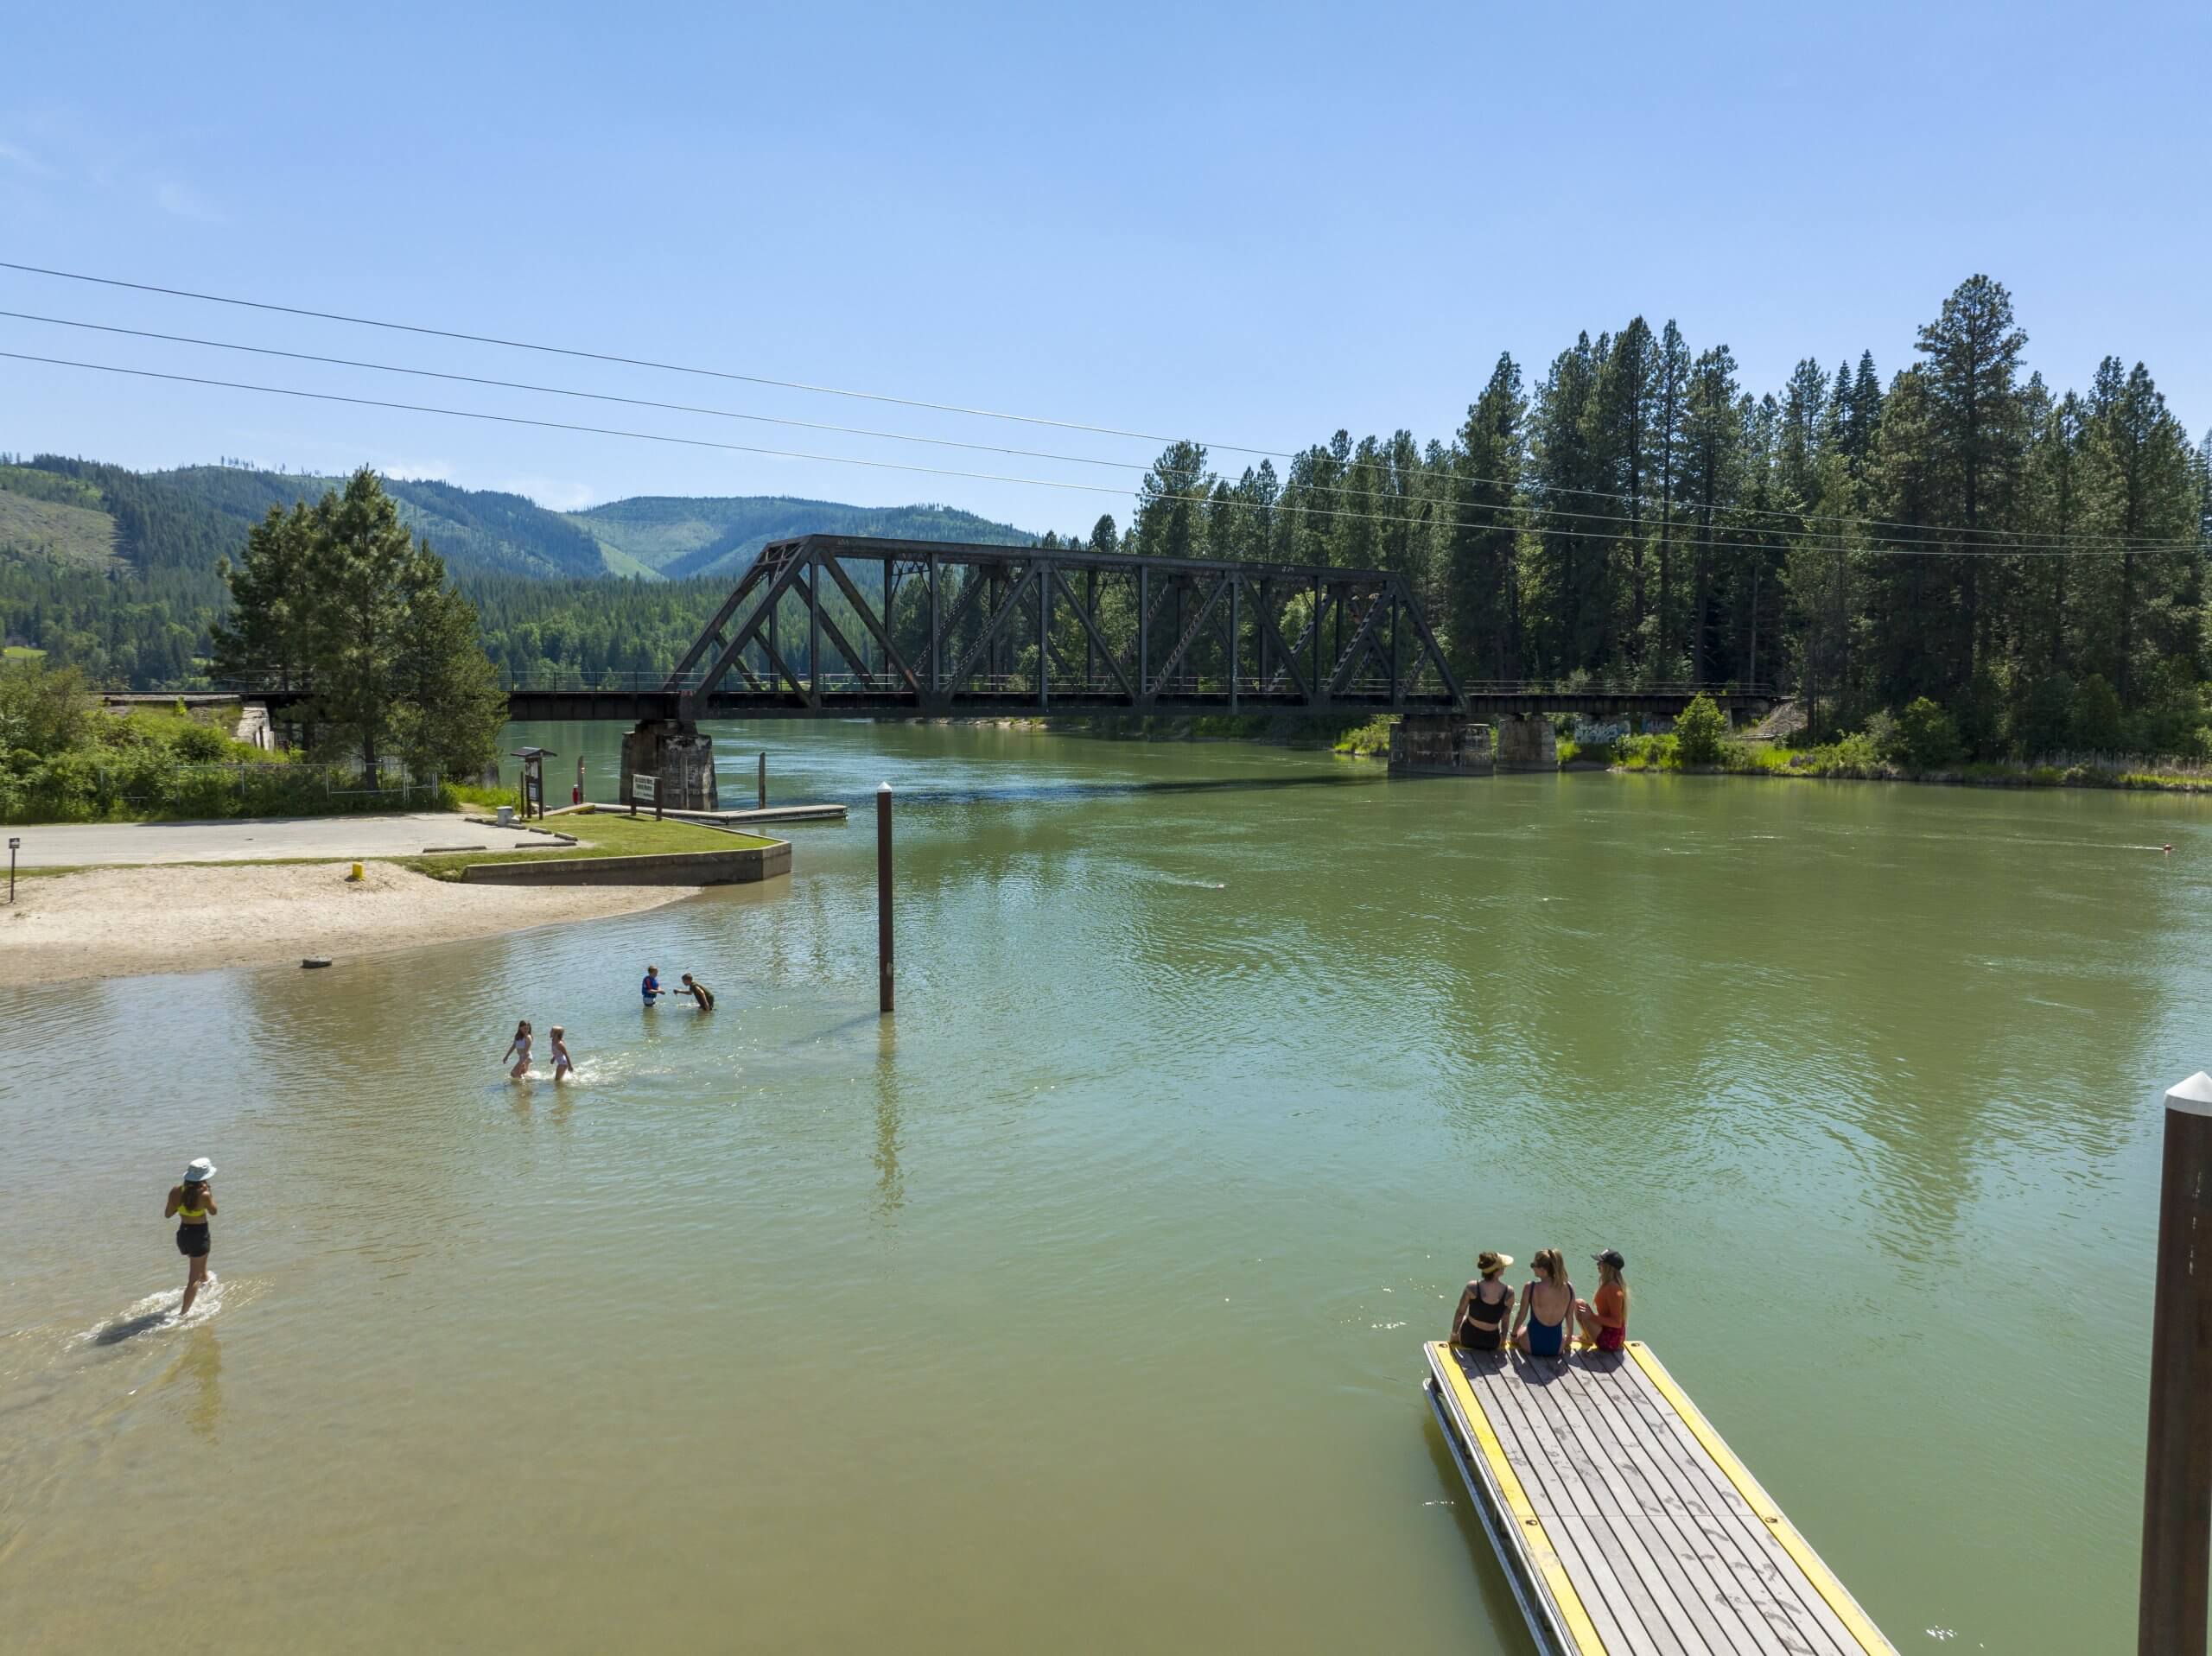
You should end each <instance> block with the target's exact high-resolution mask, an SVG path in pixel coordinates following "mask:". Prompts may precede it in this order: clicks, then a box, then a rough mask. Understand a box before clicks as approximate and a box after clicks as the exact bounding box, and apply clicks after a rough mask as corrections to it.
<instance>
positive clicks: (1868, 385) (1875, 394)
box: [1843, 351, 1882, 472]
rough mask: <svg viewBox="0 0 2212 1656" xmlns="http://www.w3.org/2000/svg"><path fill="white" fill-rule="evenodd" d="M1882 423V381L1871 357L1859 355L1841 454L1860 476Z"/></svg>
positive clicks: (1860, 353) (1866, 354) (1869, 353)
mask: <svg viewBox="0 0 2212 1656" xmlns="http://www.w3.org/2000/svg"><path fill="white" fill-rule="evenodd" d="M1881 421H1882V381H1881V378H1880V377H1879V376H1878V375H1877V374H1876V373H1875V371H1874V353H1873V352H1872V351H1862V352H1859V371H1858V373H1857V374H1856V375H1854V376H1853V378H1852V382H1851V400H1850V403H1849V405H1848V407H1847V409H1846V410H1845V414H1844V422H1843V452H1844V453H1845V454H1847V455H1849V456H1850V458H1851V465H1852V469H1853V471H1854V472H1862V471H1864V470H1865V469H1866V457H1867V456H1868V455H1869V454H1872V453H1873V452H1874V428H1875V427H1877V426H1878V425H1879V424H1880V423H1881Z"/></svg>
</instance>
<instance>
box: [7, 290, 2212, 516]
mask: <svg viewBox="0 0 2212 1656" xmlns="http://www.w3.org/2000/svg"><path fill="white" fill-rule="evenodd" d="M0 316H4V317H10V318H13V319H14V320H18V321H26V322H36V323H40V324H41V325H44V326H48V327H73V328H79V329H86V330H90V331H92V332H95V333H117V334H124V335H127V336H129V337H130V338H132V339H158V340H162V341H163V342H165V343H167V344H171V345H189V346H200V347H203V348H205V349H208V350H214V351H237V352H248V353H251V354H252V355H255V356H263V357H281V358H286V359H288V360H289V361H294V362H313V363H320V364H322V365H326V366H331V367H340V368H361V369H367V370H370V371H373V372H377V373H386V374H406V375H410V376H412V377H414V378H421V379H442V380H447V381H449V382H452V383H454V384H463V385H486V386H492V387H495V388H497V389H499V390H517V391H528V392H533V393H537V394H540V395H543V396H547V397H577V398H582V399H586V400H588V401H591V402H597V403H621V404H623V405H625V406H626V407H631V408H644V409H663V410H665V411H667V412H670V413H676V414H696V415H705V416H711V417H713V418H715V419H723V420H742V421H747V422H753V423H755V424H761V425H777V426H789V427H793V428H798V429H800V430H805V431H826V432H834V433H837V434H839V435H844V436H853V437H868V438H876V439H882V440H887V441H893V442H910V443H922V444H927V445H929V446H931V447H940V448H957V449H963V450H966V451H968V452H970V453H976V454H1008V455H1014V456H1017V457H1020V458H1022V459H1027V460H1054V461H1060V462H1065V463H1066V464H1069V465H1074V466H1104V467H1108V468H1110V469H1115V470H1119V471H1125V472H1145V471H1149V470H1151V469H1152V468H1151V467H1149V466H1146V465H1144V464H1142V463H1141V462H1139V461H1135V460H1102V459H1098V458H1096V457H1093V456H1090V455H1086V454H1059V453H1057V452H1053V451H1050V450H1044V449H1034V448H1009V447H1002V446H1001V445H998V444H995V443H973V442H963V441H958V440H957V439H953V438H949V437H928V436H921V435H914V434H911V433H906V432H897V431H879V430H875V429H873V428H868V427H864V426H843V425H836V424H831V423H829V422H823V421H817V420H796V419H787V418H785V417H782V416H776V415H767V414H752V413H747V412H744V411H742V410H740V409H717V408H708V407H702V406H701V405H699V404H696V403H667V402H661V401H658V400H656V399H654V398H651V397H622V396H619V395H617V394H615V393H613V392H608V391H589V390H576V389H575V388H573V387H569V386H562V385H540V384H535V383H533V382H531V381H526V380H514V379H494V378H488V377H486V376H484V375H480V374H457V373H453V372H449V371H445V370H442V369H435V368H411V367H408V366H405V365H401V364H397V363H388V362H370V361H365V360H364V359H362V358H356V357H332V356H324V355H321V354H318V353H316V352H308V351H288V350H283V349H281V348H279V347H277V346H262V345H250V344H246V343H244V342H242V341H238V340H232V339H202V338H200V337H199V336H197V335H194V334H186V333H162V332H159V331H156V330H155V329H150V328H137V327H121V326H118V325H117V324H113V323H108V322H91V321H85V320H79V319H77V318H73V317H67V316H47V315H43V314H38V313H35V312H31V311H20V310H5V309H0ZM1332 492H1334V493H1336V494H1339V495H1345V494H1349V495H1356V496H1360V497H1363V498H1369V499H1383V500H1403V499H1405V498H1406V497H1405V496H1403V495H1402V494H1400V493H1399V492H1396V491H1395V490H1389V489H1354V488H1341V487H1340V488H1335V489H1334V490H1333V491H1332ZM1203 498H1207V499H1211V498H1212V497H1211V496H1205V497H1203ZM1452 504H1453V506H1454V507H1455V509H1457V510H1461V511H1481V512H1488V513H1491V514H1495V515H1496V521H1493V522H1491V523H1468V522H1467V520H1465V519H1464V518H1452V519H1451V520H1449V521H1450V523H1452V526H1453V527H1460V528H1496V529H1510V530H1516V532H1517V531H1518V530H1522V529H1527V528H1531V527H1533V525H1532V524H1529V523H1516V522H1514V521H1512V520H1513V519H1514V518H1515V517H1517V516H1519V515H1522V514H1528V513H1548V514H1549V515H1551V516H1553V517H1560V518H1574V519H1578V520H1580V522H1581V523H1630V524H1635V525H1637V526H1639V527H1643V526H1644V525H1646V524H1648V523H1649V519H1645V518H1642V517H1629V516H1627V515H1625V514H1624V513H1618V512H1592V511H1580V510H1577V509H1573V508H1568V507H1563V506H1556V505H1552V504H1548V503H1544V502H1541V501H1540V500H1532V499H1528V498H1522V499H1521V500H1519V501H1517V502H1513V503H1508V504H1502V505H1500V504H1491V503H1489V502H1485V501H1460V502H1455V503H1452ZM1662 504H1663V503H1662ZM1690 510H1691V511H1694V506H1693V507H1692V508H1691V509H1690ZM1729 510H1730V511H1732V512H1733V511H1740V510H1742V509H1741V508H1736V507H1732V508H1730V509H1729ZM1382 516H1383V519H1384V520H1385V521H1392V522H1395V521H1398V519H1397V518H1396V517H1395V516H1393V515H1391V514H1387V513H1386V514H1383V515H1382ZM1683 521H1684V524H1685V527H1688V526H1690V524H1691V523H1693V522H1694V519H1693V518H1691V517H1685V518H1684V520H1683ZM1543 532H1550V533H1557V534H1560V535H1567V534H1573V535H1577V536H1582V537H1583V538H1586V539H1601V540H1614V541H1634V540H1637V539H1638V538H1640V537H1639V536H1637V535H1634V534H1630V535H1624V536H1618V535H1617V536H1605V535H1600V534H1599V533H1598V532H1596V531H1594V530H1584V529H1580V528H1573V529H1567V528H1562V529H1559V530H1547V531H1543ZM1922 532H1923V533H1934V532H1936V531H1933V530H1923V531H1922ZM1676 538H1677V537H1675V536H1673V535H1671V534H1669V536H1667V542H1668V543H1669V544H1673V543H1676ZM1679 543H1681V544H1683V545H1686V546H1694V545H1699V544H1711V542H1700V541H1698V540H1697V539H1696V538H1695V537H1693V536H1682V537H1680V542H1679ZM1798 543H1799V544H1800V545H1801V546H1802V547H1804V548H1806V549H1827V550H1832V551H1839V552H1843V551H1850V550H1852V549H1853V548H1851V547H1850V546H1849V545H1848V544H1847V542H1844V541H1843V539H1842V537H1841V536H1838V535H1834V534H1830V535H1827V536H1816V537H1810V538H1808V537H1806V536H1800V537H1798ZM1730 544H1738V542H1730ZM2192 544H2193V543H2192V542H2138V543H2137V544H2136V545H2135V547H2134V548H2133V549H2134V550H2137V551H2155V550H2161V549H2164V550H2174V549H2187V548H2188V547H2189V546H2190V545H2192ZM2077 548H2079V549H2088V548H2103V549H2126V548H2124V547H2122V546H2121V545H2120V542H2116V541H2114V540H2113V538H2112V537H2110V536H2092V535H2087V534H2074V535H2066V536H2059V537H2057V538H2056V539H2048V540H2026V539H2023V540H2018V541H2014V542H2008V543H2007V544H2006V545H2005V546H2004V547H2003V548H2002V550H2003V551H2005V552H2006V553H2008V554H2013V553H2024V552H2030V551H2056V550H2072V549H2077Z"/></svg>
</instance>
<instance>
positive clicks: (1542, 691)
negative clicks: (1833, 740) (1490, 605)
mask: <svg viewBox="0 0 2212 1656" xmlns="http://www.w3.org/2000/svg"><path fill="white" fill-rule="evenodd" d="M1459 688H1461V689H1463V690H1465V692H1466V693H1467V694H1468V695H1651V696H1692V695H1713V696H1764V697H1767V698H1770V699H1771V698H1773V697H1774V696H1776V695H1777V694H1779V693H1778V692H1777V690H1776V688H1775V687H1774V686H1772V685H1771V684H1742V683H1735V682H1730V683H1725V684H1713V683H1707V682H1703V681H1692V680H1677V679H1592V678H1580V677H1576V678H1548V679H1542V678H1512V679H1482V678H1478V679H1462V680H1460V681H1459Z"/></svg>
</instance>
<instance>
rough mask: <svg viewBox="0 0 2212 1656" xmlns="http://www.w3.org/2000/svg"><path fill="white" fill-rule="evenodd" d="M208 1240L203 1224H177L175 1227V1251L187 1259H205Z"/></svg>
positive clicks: (205, 1227)
mask: <svg viewBox="0 0 2212 1656" xmlns="http://www.w3.org/2000/svg"><path fill="white" fill-rule="evenodd" d="M209 1240H211V1239H210V1238H209V1236H208V1234H207V1226H205V1225H179V1226H178V1227H177V1228H176V1251H177V1252H178V1253H181V1254H183V1255H184V1257H185V1258H186V1259H205V1258H206V1257H207V1244H208V1242H209Z"/></svg>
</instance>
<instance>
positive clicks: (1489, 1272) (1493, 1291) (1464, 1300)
mask: <svg viewBox="0 0 2212 1656" xmlns="http://www.w3.org/2000/svg"><path fill="white" fill-rule="evenodd" d="M1512 1263H1513V1256H1512V1255H1511V1254H1510V1253H1491V1252H1490V1251H1489V1250H1488V1249H1487V1248H1485V1249H1484V1251H1483V1253H1481V1254H1480V1255H1479V1256H1478V1258H1477V1259H1476V1260H1475V1269H1476V1270H1477V1271H1478V1272H1481V1274H1480V1275H1479V1276H1478V1277H1477V1278H1476V1279H1475V1280H1474V1281H1472V1282H1471V1283H1469V1284H1468V1285H1467V1291H1465V1293H1463V1294H1461V1295H1460V1296H1459V1310H1456V1311H1454V1312H1453V1313H1452V1344H1453V1345H1455V1346H1465V1348H1467V1349H1468V1350H1470V1351H1497V1350H1501V1349H1503V1347H1504V1344H1505V1342H1504V1339H1503V1332H1504V1329H1505V1324H1506V1321H1507V1319H1508V1318H1510V1317H1511V1316H1512V1315H1513V1290H1512V1289H1510V1288H1509V1287H1507V1286H1506V1285H1505V1284H1503V1282H1501V1281H1499V1280H1498V1278H1500V1277H1501V1276H1503V1274H1504V1272H1505V1267H1506V1266H1510V1265H1511V1264H1512Z"/></svg>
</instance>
